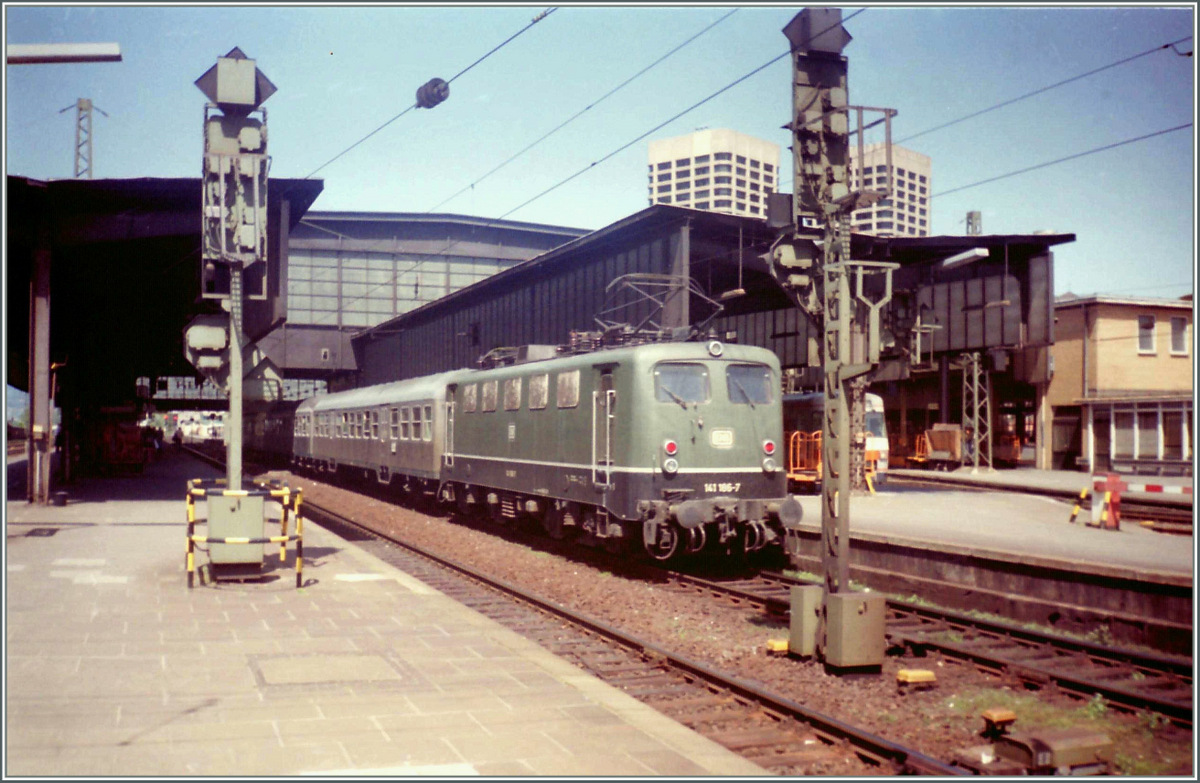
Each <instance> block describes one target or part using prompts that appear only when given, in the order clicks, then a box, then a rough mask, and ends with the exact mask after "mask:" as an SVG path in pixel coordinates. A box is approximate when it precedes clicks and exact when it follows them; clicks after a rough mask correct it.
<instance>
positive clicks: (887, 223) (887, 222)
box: [875, 220, 892, 229]
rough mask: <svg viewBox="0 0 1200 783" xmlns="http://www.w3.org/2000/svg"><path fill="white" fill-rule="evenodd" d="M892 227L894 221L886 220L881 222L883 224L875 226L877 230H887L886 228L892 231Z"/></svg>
mask: <svg viewBox="0 0 1200 783" xmlns="http://www.w3.org/2000/svg"><path fill="white" fill-rule="evenodd" d="M891 227H892V221H890V220H884V221H881V222H879V223H876V224H875V228H877V229H885V228H886V229H890V228H891Z"/></svg>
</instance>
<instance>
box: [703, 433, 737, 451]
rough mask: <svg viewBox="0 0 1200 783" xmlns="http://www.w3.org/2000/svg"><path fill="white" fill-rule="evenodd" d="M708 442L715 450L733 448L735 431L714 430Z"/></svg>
mask: <svg viewBox="0 0 1200 783" xmlns="http://www.w3.org/2000/svg"><path fill="white" fill-rule="evenodd" d="M708 442H709V443H711V444H712V445H713V448H715V449H729V448H733V430H713V431H712V434H710V435H709V436H708Z"/></svg>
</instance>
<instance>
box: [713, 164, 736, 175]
mask: <svg viewBox="0 0 1200 783" xmlns="http://www.w3.org/2000/svg"><path fill="white" fill-rule="evenodd" d="M713 171H715V172H717V173H718V174H732V173H733V166H730V165H729V164H728V163H718V164H717V165H715V166H713Z"/></svg>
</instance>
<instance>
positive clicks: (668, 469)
mask: <svg viewBox="0 0 1200 783" xmlns="http://www.w3.org/2000/svg"><path fill="white" fill-rule="evenodd" d="M678 471H679V461H678V460H676V459H675V458H674V457H668V458H666V459H665V460H663V473H666V474H667V475H668V476H674V475H675V474H676V473H677V472H678Z"/></svg>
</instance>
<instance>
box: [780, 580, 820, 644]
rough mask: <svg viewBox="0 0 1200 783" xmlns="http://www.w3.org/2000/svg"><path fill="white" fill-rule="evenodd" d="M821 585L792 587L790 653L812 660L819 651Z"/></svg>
mask: <svg viewBox="0 0 1200 783" xmlns="http://www.w3.org/2000/svg"><path fill="white" fill-rule="evenodd" d="M824 591H825V589H824V588H823V587H821V585H792V590H791V599H792V611H791V615H790V618H791V619H790V623H791V624H790V629H789V634H788V652H790V653H791V654H792V655H800V656H803V657H805V658H811V657H812V656H813V655H814V654H815V653H816V650H817V624H818V623H819V622H820V619H821V594H822V593H823V592H824Z"/></svg>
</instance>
